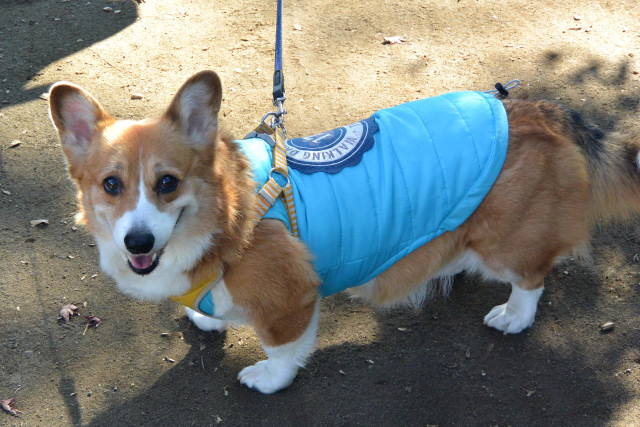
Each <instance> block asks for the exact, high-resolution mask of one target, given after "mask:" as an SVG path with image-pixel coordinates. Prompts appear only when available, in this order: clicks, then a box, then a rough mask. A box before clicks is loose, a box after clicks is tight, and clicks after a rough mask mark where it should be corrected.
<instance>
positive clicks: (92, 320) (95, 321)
mask: <svg viewBox="0 0 640 427" xmlns="http://www.w3.org/2000/svg"><path fill="white" fill-rule="evenodd" d="M84 318H85V319H87V320H88V321H89V322H88V323H87V325H88V326H93V327H95V328H97V327H98V326H100V322H101V320H100V318H99V317H96V316H84Z"/></svg>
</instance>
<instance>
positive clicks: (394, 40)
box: [382, 36, 406, 44]
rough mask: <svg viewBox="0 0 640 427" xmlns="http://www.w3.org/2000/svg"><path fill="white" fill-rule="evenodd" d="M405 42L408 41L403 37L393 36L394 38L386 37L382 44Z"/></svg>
mask: <svg viewBox="0 0 640 427" xmlns="http://www.w3.org/2000/svg"><path fill="white" fill-rule="evenodd" d="M405 41H406V40H405V38H404V37H402V36H392V37H385V38H384V42H383V43H382V44H400V43H404V42H405Z"/></svg>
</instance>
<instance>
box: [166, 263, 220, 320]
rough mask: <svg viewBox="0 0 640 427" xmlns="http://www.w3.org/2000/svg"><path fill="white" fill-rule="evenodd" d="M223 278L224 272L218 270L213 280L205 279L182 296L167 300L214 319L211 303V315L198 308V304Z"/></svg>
mask: <svg viewBox="0 0 640 427" xmlns="http://www.w3.org/2000/svg"><path fill="white" fill-rule="evenodd" d="M223 276H224V270H222V269H221V270H219V271H217V272H216V274H215V276H214V277H213V279H207V280H204V281H202V282H200V283H197V284H196V285H194V286H192V287H191V289H189V290H188V291H187V293H185V294H184V295H180V296H170V297H169V298H170V299H171V300H173V301H176V302H179V303H180V304H182V305H184V306H185V307H189V308H190V309H192V310H194V311H196V312H198V313H200V314H203V315H205V316H209V317H216V316H215V313H213V301H211V313H207V312H206V311H203V310H202V309H201V308H200V303H201V302H202V300H203V299H204V298H205V297H206V296H207V294H208V293H209V292H211V290H212V289H213V288H214V287H216V286H217V285H218V283H220V281H221V280H222V277H223Z"/></svg>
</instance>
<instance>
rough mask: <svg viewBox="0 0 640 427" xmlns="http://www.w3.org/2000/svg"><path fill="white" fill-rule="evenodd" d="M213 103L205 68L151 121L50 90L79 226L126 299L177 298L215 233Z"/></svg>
mask: <svg viewBox="0 0 640 427" xmlns="http://www.w3.org/2000/svg"><path fill="white" fill-rule="evenodd" d="M221 97H222V90H221V84H220V79H219V78H218V76H217V75H216V74H215V73H213V72H209V71H205V72H201V73H199V74H196V75H195V76H193V77H192V78H190V79H189V80H188V81H187V82H186V83H185V84H184V85H183V86H182V88H180V90H179V91H178V93H177V94H176V96H175V97H174V99H173V101H172V102H171V104H170V106H169V108H168V109H167V111H166V112H165V114H164V115H163V116H162V117H160V118H159V119H147V120H142V121H117V120H115V119H113V118H112V117H111V116H110V115H109V114H108V113H107V112H106V111H105V109H104V108H103V107H102V106H101V105H100V104H99V103H98V101H96V99H95V98H94V97H93V96H91V95H90V94H89V93H88V92H86V91H85V90H83V89H82V88H80V87H78V86H75V85H73V84H70V83H65V82H61V83H57V84H55V85H54V86H53V87H52V88H51V91H50V94H49V106H50V115H51V119H52V121H53V124H54V126H55V127H56V129H57V130H58V133H59V134H60V139H61V141H62V149H63V151H64V154H65V156H66V159H67V163H68V170H69V174H70V176H71V178H72V179H73V180H74V181H75V183H76V184H77V187H78V200H79V206H80V212H79V214H78V221H79V222H81V223H84V224H86V226H87V228H88V229H89V230H90V231H91V232H92V233H93V234H94V236H95V237H96V240H97V242H98V246H99V249H100V259H101V266H102V268H103V269H104V270H105V271H106V272H107V273H109V274H110V275H111V276H112V277H114V279H115V280H116V282H117V283H118V285H119V286H120V288H121V289H123V290H124V291H125V292H127V293H129V294H132V295H134V296H138V297H143V298H150V299H160V298H165V297H167V296H169V295H176V294H180V293H181V292H184V291H185V290H186V289H188V287H189V285H188V283H186V282H185V280H186V279H184V277H182V276H184V275H185V274H184V273H185V272H186V271H187V270H189V269H191V268H192V267H193V265H194V264H195V263H196V261H197V260H198V259H199V258H200V257H201V256H202V254H203V253H204V252H205V251H206V249H207V248H208V246H209V245H210V244H211V241H212V239H213V237H214V236H215V234H216V233H217V231H216V230H217V221H218V218H216V214H215V213H216V209H215V200H216V198H217V197H218V193H219V191H220V189H219V187H218V186H217V184H216V182H215V181H216V180H215V179H214V178H213V175H214V171H213V167H212V164H213V161H212V160H213V156H214V155H215V146H216V143H217V142H216V141H217V127H218V120H217V116H218V111H219V109H220V101H221ZM176 275H182V276H180V277H177V276H176ZM172 282H173V283H172Z"/></svg>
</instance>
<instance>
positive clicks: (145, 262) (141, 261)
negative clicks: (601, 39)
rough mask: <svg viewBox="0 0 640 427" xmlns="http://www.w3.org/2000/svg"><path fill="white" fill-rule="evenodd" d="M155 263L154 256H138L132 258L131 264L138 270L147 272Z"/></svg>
mask: <svg viewBox="0 0 640 427" xmlns="http://www.w3.org/2000/svg"><path fill="white" fill-rule="evenodd" d="M152 263H153V256H152V255H138V256H134V257H131V264H133V266H134V267H135V268H137V269H138V270H146V269H147V268H149V267H151V264H152Z"/></svg>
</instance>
